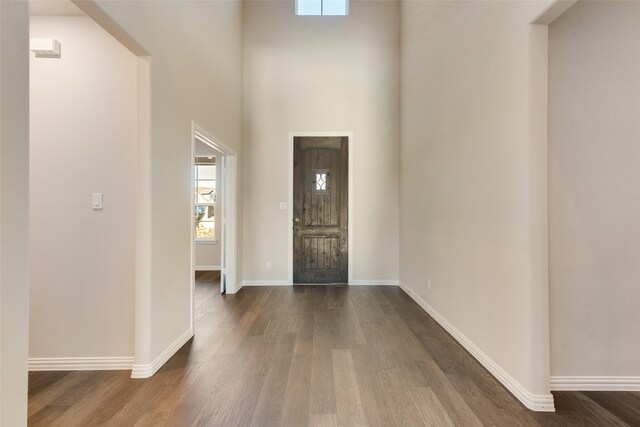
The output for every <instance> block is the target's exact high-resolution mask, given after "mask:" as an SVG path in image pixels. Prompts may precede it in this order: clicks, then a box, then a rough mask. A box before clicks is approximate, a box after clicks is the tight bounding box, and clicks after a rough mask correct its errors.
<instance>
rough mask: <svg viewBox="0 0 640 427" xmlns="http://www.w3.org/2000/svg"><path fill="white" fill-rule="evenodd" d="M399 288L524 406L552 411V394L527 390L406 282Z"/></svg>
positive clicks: (536, 409)
mask: <svg viewBox="0 0 640 427" xmlns="http://www.w3.org/2000/svg"><path fill="white" fill-rule="evenodd" d="M399 286H400V288H401V289H402V290H403V291H405V292H406V294H407V295H409V296H410V297H411V298H412V299H413V300H414V301H415V302H416V303H417V304H418V305H419V306H420V307H422V309H424V311H426V312H427V313H428V314H429V315H430V316H431V317H432V318H433V319H434V320H435V321H436V322H438V323H439V324H440V326H442V327H443V328H444V329H445V330H446V331H447V332H448V333H449V334H451V336H453V338H455V339H456V341H458V342H459V343H460V344H461V345H462V346H463V347H464V348H465V349H466V350H467V351H468V352H469V353H471V355H472V356H473V357H475V358H476V360H478V362H480V364H482V366H484V367H485V368H487V370H488V371H489V372H490V373H491V374H492V375H493V376H494V377H495V378H496V379H497V380H498V381H500V382H501V383H502V385H504V386H505V387H506V388H507V390H509V391H510V392H511V394H513V395H514V396H515V397H516V398H517V399H518V400H520V402H522V404H523V405H524V406H526V407H527V408H529V409H531V410H533V411H539V412H554V411H555V407H554V403H553V395H552V394H551V393H549V394H548V395H539V394H533V393H531V392H529V391H528V390H527V389H526V388H524V386H523V385H522V384H520V383H519V382H518V381H516V380H515V379H514V378H513V377H512V376H511V375H509V374H508V373H507V372H506V371H505V370H504V369H502V368H501V367H500V366H499V365H498V364H497V363H496V362H494V361H493V360H492V359H491V358H490V357H489V356H488V355H487V354H486V353H484V352H483V351H482V350H481V349H480V348H479V347H478V346H476V345H475V344H474V343H473V342H472V341H471V340H469V339H468V338H467V337H466V336H464V334H463V333H462V332H460V331H459V330H458V329H457V328H456V327H455V326H453V325H452V324H451V323H449V321H447V319H445V318H444V317H442V315H440V314H439V313H438V312H437V311H436V310H434V309H433V307H431V306H430V305H429V304H427V303H426V302H425V301H424V300H423V299H422V298H420V296H419V295H418V294H416V293H415V292H413V290H411V288H409V287H408V286H407V285H406V284H404V283H402V282H399Z"/></svg>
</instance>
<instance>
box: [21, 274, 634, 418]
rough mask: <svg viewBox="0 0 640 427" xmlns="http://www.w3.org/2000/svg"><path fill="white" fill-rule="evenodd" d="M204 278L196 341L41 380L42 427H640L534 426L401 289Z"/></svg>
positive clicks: (564, 410) (591, 405)
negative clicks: (147, 364)
mask: <svg viewBox="0 0 640 427" xmlns="http://www.w3.org/2000/svg"><path fill="white" fill-rule="evenodd" d="M218 280H219V279H218V276H217V274H215V273H206V274H200V275H198V277H197V285H196V293H197V295H196V298H197V299H196V301H197V308H196V336H195V337H194V339H193V340H191V341H190V342H189V343H187V344H186V345H185V346H184V347H183V348H182V349H181V350H180V351H178V353H177V354H176V355H175V356H174V357H173V358H171V360H169V361H168V362H167V363H166V365H165V366H164V367H163V368H162V369H160V371H158V373H156V375H154V376H153V377H152V378H149V379H143V380H140V379H138V380H133V379H131V378H130V377H129V376H130V372H128V371H98V372H87V371H85V372H34V373H31V374H30V375H29V425H33V426H40V425H42V426H65V427H69V426H95V425H112V426H134V425H135V426H158V425H167V426H191V425H201V426H251V425H253V426H296V427H297V426H307V425H309V426H336V425H342V426H355V425H370V426H394V425H405V426H419V425H431V426H480V425H486V426H492V425H495V426H537V425H543V426H565V425H576V426H625V425H629V426H640V393H630V392H629V393H623V392H619V393H610V392H590V393H579V392H563V393H554V396H555V402H556V413H535V412H532V411H529V410H527V409H526V408H524V407H523V406H522V405H521V404H520V403H519V402H518V401H517V400H516V399H515V398H514V397H513V396H512V395H511V394H509V392H507V391H506V390H505V389H504V388H503V387H502V386H501V385H500V384H499V383H498V382H497V381H496V380H495V379H493V377H492V376H491V375H490V374H489V373H488V372H487V371H485V370H484V369H483V368H482V367H481V366H480V365H479V364H478V363H477V362H476V361H475V360H474V359H473V358H472V357H471V356H470V355H469V354H467V353H466V352H465V351H464V350H463V349H462V348H461V347H460V346H459V345H458V344H457V343H456V342H455V341H454V340H453V339H452V338H451V337H450V336H449V335H448V334H447V333H446V332H445V331H444V330H443V329H442V328H441V327H440V326H439V325H438V324H437V323H436V322H435V321H434V320H433V319H431V318H430V317H429V316H428V315H427V314H426V313H425V312H424V311H423V310H422V309H421V308H420V307H419V306H418V305H417V304H415V303H414V302H413V301H412V300H411V299H410V298H409V297H408V296H407V295H406V294H404V293H403V291H402V290H400V289H399V288H395V287H350V288H348V287H335V286H328V287H325V286H305V287H294V288H290V287H273V288H266V287H264V288H245V289H243V290H242V291H241V292H239V293H238V294H237V295H220V293H219V291H218Z"/></svg>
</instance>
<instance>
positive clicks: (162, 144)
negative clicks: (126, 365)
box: [94, 0, 242, 364]
mask: <svg viewBox="0 0 640 427" xmlns="http://www.w3.org/2000/svg"><path fill="white" fill-rule="evenodd" d="M94 3H95V4H96V5H97V6H98V7H99V8H100V9H101V11H102V12H104V13H105V14H106V15H107V16H108V17H109V19H110V20H112V21H113V22H115V23H116V24H117V25H118V26H119V27H120V28H121V29H122V30H123V31H124V32H125V33H127V35H129V36H130V37H131V38H132V39H133V40H135V41H136V42H137V43H139V44H140V45H141V46H142V47H143V48H144V49H145V50H146V52H147V53H148V54H149V55H150V62H151V86H150V94H151V118H150V122H151V123H150V130H151V145H150V151H151V188H152V190H151V204H152V215H151V223H152V225H151V280H150V286H151V289H150V294H151V303H150V320H149V324H150V327H151V335H150V351H149V354H148V355H139V354H136V363H137V364H144V363H150V362H151V361H152V360H154V359H155V358H156V357H157V356H158V355H159V354H160V353H161V352H162V351H164V350H165V349H166V348H167V347H169V346H170V345H171V344H172V343H173V342H174V341H175V340H176V339H178V338H179V337H180V336H182V335H183V334H184V333H185V332H186V331H187V330H188V329H189V327H190V309H191V302H190V282H191V278H190V275H191V256H190V253H191V250H190V245H191V234H190V233H191V232H192V230H191V216H192V215H193V208H192V191H193V190H192V183H191V167H192V163H193V159H192V158H191V121H192V120H195V122H196V123H198V124H199V125H200V126H202V127H203V128H204V129H206V130H207V131H208V132H210V133H211V134H213V135H214V136H215V137H216V139H218V140H219V141H220V142H221V143H223V144H225V145H226V146H229V147H231V148H232V149H233V150H235V151H236V153H238V156H239V166H240V167H242V164H241V162H242V160H241V157H242V153H241V140H242V5H241V2H240V1H236V0H233V1H231V0H230V1H202V2H196V1H187V2H176V1H171V2H140V1H117V2H114V1H111V0H96V1H95V2H94ZM240 185H241V183H240ZM241 212H242V210H241V208H240V207H238V216H240V215H241ZM237 249H238V251H240V250H241V244H240V242H239V244H238V248H237ZM239 253H240V252H239ZM239 268H241V259H239ZM240 271H241V270H240ZM240 278H241V277H239V279H240Z"/></svg>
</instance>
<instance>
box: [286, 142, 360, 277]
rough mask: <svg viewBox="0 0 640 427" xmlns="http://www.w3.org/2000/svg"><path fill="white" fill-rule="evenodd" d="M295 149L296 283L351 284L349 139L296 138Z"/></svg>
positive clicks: (294, 224) (294, 241)
mask: <svg viewBox="0 0 640 427" xmlns="http://www.w3.org/2000/svg"><path fill="white" fill-rule="evenodd" d="M293 144H294V147H293V158H294V160H293V164H294V167H293V213H294V223H293V230H294V233H293V265H294V267H293V281H294V283H345V282H346V281H347V275H348V247H347V240H348V239H347V236H348V218H349V212H348V176H349V175H348V172H349V171H348V155H349V147H348V138H346V137H344V138H342V137H328V138H320V137H295V138H294V141H293ZM296 219H297V221H296Z"/></svg>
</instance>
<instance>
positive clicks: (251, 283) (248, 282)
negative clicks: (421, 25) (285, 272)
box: [240, 280, 291, 288]
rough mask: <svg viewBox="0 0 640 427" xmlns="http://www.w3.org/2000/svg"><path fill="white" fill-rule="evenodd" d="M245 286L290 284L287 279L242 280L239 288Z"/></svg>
mask: <svg viewBox="0 0 640 427" xmlns="http://www.w3.org/2000/svg"><path fill="white" fill-rule="evenodd" d="M245 286H291V283H289V282H288V281H287V280H243V281H242V283H241V284H240V288H243V287H245Z"/></svg>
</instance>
